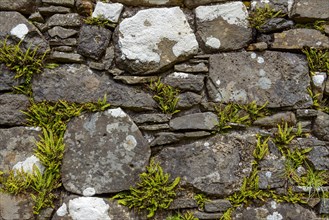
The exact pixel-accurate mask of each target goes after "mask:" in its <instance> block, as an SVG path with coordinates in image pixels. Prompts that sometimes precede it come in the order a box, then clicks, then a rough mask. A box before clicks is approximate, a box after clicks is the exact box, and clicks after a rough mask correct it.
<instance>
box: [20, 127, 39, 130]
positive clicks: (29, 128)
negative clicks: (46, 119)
mask: <svg viewBox="0 0 329 220" xmlns="http://www.w3.org/2000/svg"><path fill="white" fill-rule="evenodd" d="M24 128H25V129H26V130H30V131H41V130H42V129H41V128H40V127H24Z"/></svg>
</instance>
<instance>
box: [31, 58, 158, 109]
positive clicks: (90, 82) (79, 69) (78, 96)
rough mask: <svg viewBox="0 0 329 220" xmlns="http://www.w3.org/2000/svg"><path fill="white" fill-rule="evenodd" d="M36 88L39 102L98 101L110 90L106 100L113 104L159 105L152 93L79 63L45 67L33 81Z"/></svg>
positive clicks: (142, 107) (131, 106) (128, 106)
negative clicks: (119, 81)
mask: <svg viewBox="0 0 329 220" xmlns="http://www.w3.org/2000/svg"><path fill="white" fill-rule="evenodd" d="M33 92H34V97H35V100H36V101H37V102H40V101H42V100H49V101H57V100H59V99H62V100H67V101H70V102H78V103H83V102H97V101H98V99H100V98H103V97H104V95H105V94H107V101H108V102H109V103H110V104H111V105H113V106H121V107H127V108H133V109H144V110H151V109H155V108H156V106H157V103H156V102H155V101H154V100H153V98H152V96H151V95H150V94H147V93H145V92H143V91H140V90H138V89H136V88H133V87H128V86H125V85H120V84H118V83H115V82H114V81H113V80H111V79H110V78H109V76H108V75H107V74H105V73H102V74H101V73H99V72H95V71H93V70H91V69H89V68H88V67H87V66H85V65H78V64H75V65H61V66H59V67H58V68H55V69H46V70H45V71H44V73H43V74H41V75H40V76H39V77H38V78H37V79H35V80H34V81H33Z"/></svg>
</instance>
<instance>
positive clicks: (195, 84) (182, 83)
mask: <svg viewBox="0 0 329 220" xmlns="http://www.w3.org/2000/svg"><path fill="white" fill-rule="evenodd" d="M204 78H205V76H204V75H194V74H189V73H180V72H175V73H172V74H169V75H168V76H167V77H166V78H164V83H165V84H168V85H170V86H172V87H176V88H178V89H180V90H188V91H194V92H200V91H201V90H202V89H203V86H204Z"/></svg>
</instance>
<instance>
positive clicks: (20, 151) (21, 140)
mask: <svg viewBox="0 0 329 220" xmlns="http://www.w3.org/2000/svg"><path fill="white" fill-rule="evenodd" d="M40 130H41V129H40V128H33V127H13V128H6V129H5V128H3V129H0V170H1V171H9V170H11V169H12V168H13V167H14V165H15V164H17V163H19V162H20V161H24V160H25V159H26V158H28V157H31V156H33V153H34V151H33V150H34V149H35V147H36V146H35V143H36V142H37V141H38V140H39V138H38V135H40V134H41V133H40Z"/></svg>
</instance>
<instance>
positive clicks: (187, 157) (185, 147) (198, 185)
mask: <svg viewBox="0 0 329 220" xmlns="http://www.w3.org/2000/svg"><path fill="white" fill-rule="evenodd" d="M255 143H256V140H255V136H253V135H252V134H246V133H245V134H238V133H235V132H234V133H232V134H225V135H215V136H213V137H210V138H205V139H201V140H200V139H199V140H196V141H194V142H192V143H189V144H180V145H178V146H176V145H173V146H170V145H169V146H167V147H166V148H164V149H162V150H161V151H160V153H159V154H157V155H156V156H155V159H156V161H159V162H160V164H161V166H162V168H163V169H164V171H165V172H168V173H169V174H170V175H171V178H172V179H173V178H176V177H178V176H179V177H181V178H182V181H184V182H186V184H188V185H189V186H193V187H194V188H195V189H197V190H198V191H201V192H204V193H206V194H209V195H216V196H219V197H225V196H227V195H229V194H231V193H234V192H235V191H238V190H239V189H240V187H241V185H242V182H243V177H245V176H248V175H249V173H250V170H251V162H252V160H253V158H252V156H251V155H252V149H253V147H252V146H254V144H255Z"/></svg>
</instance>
